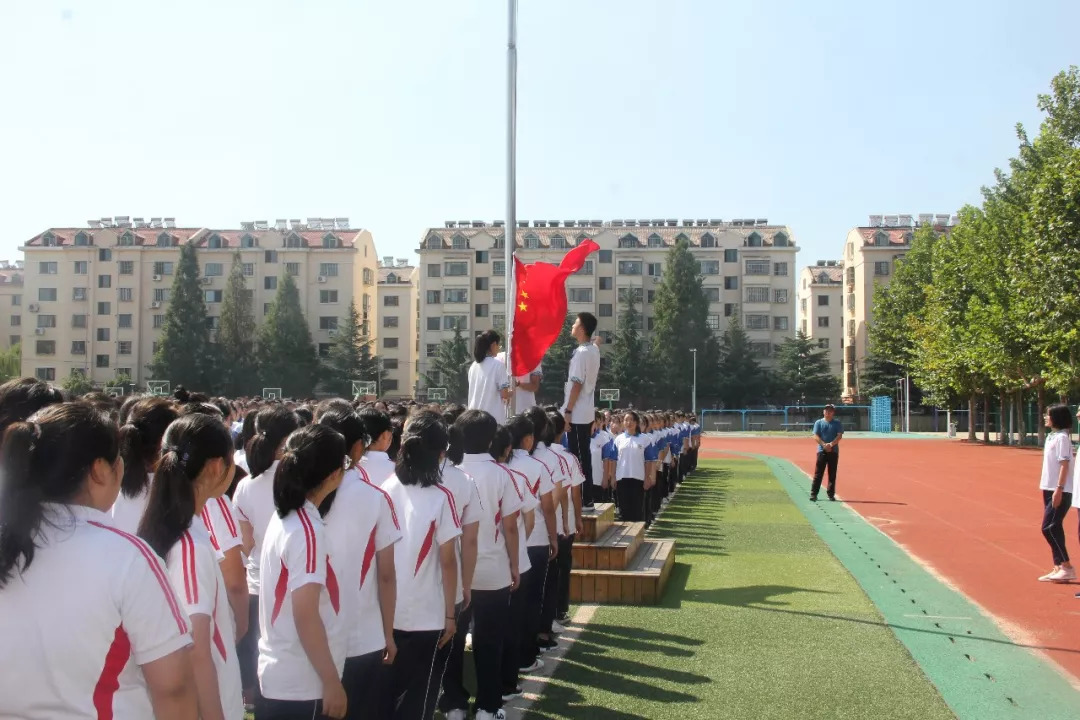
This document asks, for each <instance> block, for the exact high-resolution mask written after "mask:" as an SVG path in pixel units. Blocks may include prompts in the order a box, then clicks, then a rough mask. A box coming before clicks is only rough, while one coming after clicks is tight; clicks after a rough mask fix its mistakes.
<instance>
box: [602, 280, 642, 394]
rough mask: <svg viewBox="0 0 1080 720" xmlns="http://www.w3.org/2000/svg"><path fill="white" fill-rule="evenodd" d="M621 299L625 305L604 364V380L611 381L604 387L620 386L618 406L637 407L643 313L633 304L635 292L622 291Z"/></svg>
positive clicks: (639, 384)
mask: <svg viewBox="0 0 1080 720" xmlns="http://www.w3.org/2000/svg"><path fill="white" fill-rule="evenodd" d="M621 299H622V300H624V302H625V307H624V308H623V311H622V314H621V315H620V316H619V325H618V330H617V331H616V333H615V343H614V347H612V348H611V350H610V351H609V352H608V357H607V360H608V362H607V363H605V375H606V377H605V380H606V382H607V383H610V384H605V385H604V387H612V388H618V389H619V403H620V404H621V405H624V406H625V405H629V404H631V403H633V404H634V405H636V406H638V407H640V406H641V395H642V394H643V393H644V391H645V368H644V366H643V364H642V359H643V358H644V357H645V342H644V341H643V340H642V338H641V326H642V316H641V313H640V312H638V309H637V305H636V304H635V301H636V300H638V299H639V298H638V297H637V295H636V294H635V293H622V298H621Z"/></svg>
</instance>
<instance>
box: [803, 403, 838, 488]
mask: <svg viewBox="0 0 1080 720" xmlns="http://www.w3.org/2000/svg"><path fill="white" fill-rule="evenodd" d="M843 437H844V426H843V424H842V423H841V422H840V421H839V420H837V419H836V406H834V405H826V406H825V412H823V413H822V417H821V419H819V420H818V421H817V422H815V423H814V442H816V443H817V464H816V465H814V483H813V484H812V485H811V486H810V499H811V500H817V494H818V490H820V489H821V477H822V476H823V475H824V474H825V470H826V469H828V471H829V487H828V490H827V492H828V495H829V499H830V500H835V499H836V463H837V461H838V460H839V459H840V440H841V439H843Z"/></svg>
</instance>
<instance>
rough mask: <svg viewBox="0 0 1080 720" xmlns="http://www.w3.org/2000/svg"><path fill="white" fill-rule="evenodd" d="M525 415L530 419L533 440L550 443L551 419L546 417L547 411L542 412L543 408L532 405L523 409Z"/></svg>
mask: <svg viewBox="0 0 1080 720" xmlns="http://www.w3.org/2000/svg"><path fill="white" fill-rule="evenodd" d="M525 417H527V418H528V419H529V420H531V421H532V424H533V440H535V441H536V442H538V443H544V444H545V445H550V444H551V436H552V430H551V420H550V419H548V416H547V413H546V412H544V408H542V407H540V406H539V405H533V406H532V407H531V408H529V409H528V410H526V411H525Z"/></svg>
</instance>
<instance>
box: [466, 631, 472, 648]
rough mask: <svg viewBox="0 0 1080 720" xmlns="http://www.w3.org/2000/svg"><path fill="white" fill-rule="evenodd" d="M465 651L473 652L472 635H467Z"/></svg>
mask: <svg viewBox="0 0 1080 720" xmlns="http://www.w3.org/2000/svg"><path fill="white" fill-rule="evenodd" d="M465 649H466V650H472V633H465Z"/></svg>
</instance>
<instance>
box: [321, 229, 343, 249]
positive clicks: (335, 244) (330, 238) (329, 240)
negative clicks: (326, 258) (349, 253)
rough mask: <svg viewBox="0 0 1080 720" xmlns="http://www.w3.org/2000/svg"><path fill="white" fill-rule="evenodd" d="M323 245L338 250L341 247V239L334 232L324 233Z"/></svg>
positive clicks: (324, 247) (325, 247)
mask: <svg viewBox="0 0 1080 720" xmlns="http://www.w3.org/2000/svg"><path fill="white" fill-rule="evenodd" d="M322 246H323V249H325V250H336V249H337V248H339V247H341V241H340V240H338V239H337V236H336V235H334V234H333V233H326V234H325V235H323V239H322Z"/></svg>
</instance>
